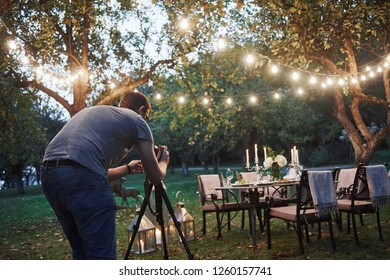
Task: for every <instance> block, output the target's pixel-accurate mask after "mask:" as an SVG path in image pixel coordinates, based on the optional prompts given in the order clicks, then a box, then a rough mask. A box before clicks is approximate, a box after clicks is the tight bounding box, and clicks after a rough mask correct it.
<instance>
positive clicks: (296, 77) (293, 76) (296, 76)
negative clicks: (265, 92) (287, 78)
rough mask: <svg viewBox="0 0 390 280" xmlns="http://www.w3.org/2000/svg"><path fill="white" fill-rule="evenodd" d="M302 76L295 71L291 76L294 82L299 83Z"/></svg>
mask: <svg viewBox="0 0 390 280" xmlns="http://www.w3.org/2000/svg"><path fill="white" fill-rule="evenodd" d="M300 77H301V76H300V75H299V73H298V72H297V71H294V72H293V73H292V74H291V78H292V79H293V80H294V81H298V80H299V78H300Z"/></svg>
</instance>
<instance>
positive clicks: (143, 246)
mask: <svg viewBox="0 0 390 280" xmlns="http://www.w3.org/2000/svg"><path fill="white" fill-rule="evenodd" d="M140 245H141V248H140V249H141V253H143V252H145V244H144V241H143V240H140Z"/></svg>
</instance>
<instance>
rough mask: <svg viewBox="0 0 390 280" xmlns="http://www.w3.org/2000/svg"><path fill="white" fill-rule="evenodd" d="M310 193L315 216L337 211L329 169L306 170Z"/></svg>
mask: <svg viewBox="0 0 390 280" xmlns="http://www.w3.org/2000/svg"><path fill="white" fill-rule="evenodd" d="M308 176H309V186H310V193H311V196H312V198H313V204H314V209H315V211H316V215H317V217H324V216H326V215H328V214H330V212H335V211H337V197H336V190H335V186H334V181H333V176H332V173H331V172H330V171H308Z"/></svg>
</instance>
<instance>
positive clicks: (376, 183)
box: [364, 164, 390, 209]
mask: <svg viewBox="0 0 390 280" xmlns="http://www.w3.org/2000/svg"><path fill="white" fill-rule="evenodd" d="M364 169H365V171H366V179H367V186H368V193H369V196H370V200H371V203H372V205H373V206H374V207H375V209H379V208H381V207H384V206H388V205H389V203H390V179H389V176H388V174H387V169H386V166H384V165H383V164H382V165H371V166H365V167H364Z"/></svg>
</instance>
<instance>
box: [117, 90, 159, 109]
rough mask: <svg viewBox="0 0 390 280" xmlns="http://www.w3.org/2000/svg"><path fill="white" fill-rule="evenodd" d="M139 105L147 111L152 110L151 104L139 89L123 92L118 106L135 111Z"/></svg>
mask: <svg viewBox="0 0 390 280" xmlns="http://www.w3.org/2000/svg"><path fill="white" fill-rule="evenodd" d="M141 106H145V108H146V109H147V111H148V112H150V111H151V110H152V105H151V104H150V102H149V99H148V98H147V97H146V95H145V94H143V93H142V92H139V91H130V92H126V93H125V94H123V96H122V99H121V101H120V102H119V107H121V108H128V109H131V110H133V111H137V110H138V109H139V108H140V107H141Z"/></svg>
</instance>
